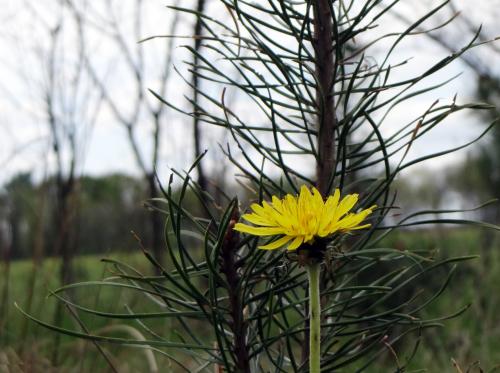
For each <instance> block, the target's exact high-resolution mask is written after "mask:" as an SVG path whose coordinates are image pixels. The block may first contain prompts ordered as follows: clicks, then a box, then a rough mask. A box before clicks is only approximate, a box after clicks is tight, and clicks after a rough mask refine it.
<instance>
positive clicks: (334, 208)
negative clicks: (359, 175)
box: [234, 185, 376, 250]
mask: <svg viewBox="0 0 500 373" xmlns="http://www.w3.org/2000/svg"><path fill="white" fill-rule="evenodd" d="M357 202H358V195H357V194H348V195H346V196H345V197H344V198H342V200H341V199H340V191H339V190H338V189H336V190H335V193H334V194H333V195H332V196H329V197H328V198H327V199H326V201H324V199H323V197H322V196H321V194H320V192H319V191H318V190H317V189H316V188H314V187H313V188H312V193H311V190H309V188H308V187H306V186H305V185H303V186H302V187H301V189H300V194H299V195H298V196H293V195H291V194H288V195H286V196H285V197H284V198H283V199H279V198H278V197H276V196H273V198H272V201H271V203H268V202H265V201H264V202H262V205H259V204H257V203H254V204H252V205H251V206H250V207H251V209H252V210H253V212H252V213H251V214H244V215H243V216H242V217H243V219H245V220H246V221H248V222H249V223H252V224H254V225H253V226H251V225H247V224H243V223H237V224H236V225H235V227H234V229H235V230H237V231H239V232H244V233H248V234H252V235H254V236H281V237H280V238H278V239H277V240H274V241H273V242H271V243H269V244H267V245H264V246H259V248H260V249H265V250H274V249H277V248H280V247H283V246H285V245H288V250H296V249H297V248H298V247H299V246H300V245H302V244H303V243H312V242H313V241H314V239H315V238H316V237H321V238H323V237H328V236H331V235H332V234H334V233H347V232H349V231H353V230H357V229H363V228H368V227H370V226H371V224H361V223H362V222H363V221H364V220H365V219H366V218H367V216H368V215H370V214H371V213H372V212H373V209H375V207H376V206H372V207H370V208H368V209H365V210H362V211H360V212H357V213H353V212H349V211H351V210H352V208H353V207H354V205H355V204H356V203H357Z"/></svg>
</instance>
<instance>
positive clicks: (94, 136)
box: [0, 0, 500, 183]
mask: <svg viewBox="0 0 500 373" xmlns="http://www.w3.org/2000/svg"><path fill="white" fill-rule="evenodd" d="M92 2H93V4H96V2H94V0H92ZM28 3H31V4H32V6H29V7H28V6H26V4H23V2H22V1H18V0H2V9H1V10H0V21H1V22H0V135H1V136H0V169H1V173H0V183H2V182H4V181H6V180H8V178H10V177H11V176H12V175H13V174H15V173H17V172H19V171H33V172H34V173H35V174H36V175H37V176H38V177H40V176H41V175H43V173H44V172H45V170H46V168H47V165H49V166H48V167H49V168H48V170H49V172H50V169H51V164H52V163H53V161H54V160H53V159H52V157H51V155H50V142H49V137H48V135H47V126H46V124H45V122H44V120H45V119H46V117H45V114H44V110H43V99H42V98H41V97H40V86H41V85H43V83H44V82H45V81H46V76H45V74H44V72H43V69H42V68H40V65H39V64H38V63H37V58H38V57H39V56H40V53H43V52H42V51H43V50H44V48H45V49H46V46H47V45H48V42H49V40H50V38H49V34H48V33H47V32H46V28H45V25H46V24H51V23H53V22H54V19H55V18H56V17H57V14H58V13H57V11H56V10H55V9H57V8H56V7H54V6H52V7H51V6H47V4H54V3H56V4H57V1H52V0H43V1H40V2H37V3H34V2H30V1H28V2H27V4H28ZM82 3H83V2H82ZM118 3H120V7H119V8H117V9H115V10H116V12H117V14H118V15H119V17H120V19H125V20H127V19H128V21H125V22H124V24H123V30H124V35H129V38H130V43H131V44H130V45H134V43H135V36H134V34H133V32H132V31H131V30H132V28H133V25H132V21H133V17H131V14H130V12H131V9H132V8H131V6H130V4H132V3H133V2H132V1H126V0H122V1H120V2H118ZM145 3H146V7H145V12H144V18H143V19H144V28H143V37H147V36H150V35H157V34H165V33H166V30H167V29H168V25H169V23H170V22H171V20H172V12H171V11H170V10H168V9H167V8H166V7H165V5H166V4H171V3H173V1H170V2H169V1H159V0H145ZM192 3H193V1H183V2H182V5H183V6H186V7H188V6H190V4H192ZM403 3H405V2H404V1H403ZM406 3H408V2H406ZM410 3H411V2H410ZM403 5H404V4H403ZM461 6H463V7H465V8H464V9H465V11H466V12H467V13H468V14H474V16H473V19H475V20H476V21H477V23H481V22H482V23H484V25H485V30H486V32H487V33H488V34H494V33H495V31H498V34H500V30H495V27H496V28H498V24H497V19H495V18H494V17H493V18H492V19H491V20H489V19H488V18H489V14H488V11H489V10H491V9H492V8H497V7H500V1H497V0H476V1H474V2H472V1H462V4H461ZM101 8H102V7H101ZM97 9H100V8H99V6H98V7H97ZM401 9H402V11H403V12H406V14H412V13H411V12H409V11H408V8H405V7H402V8H401ZM101 10H103V9H101ZM97 13H98V12H97ZM97 13H96V15H95V16H94V20H95V22H96V23H98V22H100V20H102V18H99V17H101V16H102V15H103V14H104V15H105V14H106V12H105V11H103V12H102V13H99V14H100V15H99V14H97ZM68 17H69V15H68ZM104 17H105V16H104ZM191 22H192V19H189V18H186V17H184V18H183V19H182V20H181V28H180V30H187V29H188V26H189V25H190V24H191ZM381 27H382V28H384V27H385V28H391V27H392V28H399V29H401V28H402V24H401V23H398V22H397V21H394V23H393V24H390V25H389V24H386V25H381ZM44 28H45V31H44ZM181 33H182V32H181ZM456 37H457V38H460V34H459V33H458V34H457V35H456ZM74 40H75V35H74V34H73V33H72V31H66V32H65V43H68V46H71V45H74ZM89 40H90V41H89V45H90V46H91V49H92V53H94V54H98V55H99V59H98V61H100V62H99V63H98V65H97V66H98V68H99V69H101V70H103V71H107V72H108V75H107V76H109V79H108V80H107V81H106V83H107V84H108V85H109V87H110V90H111V92H112V94H113V97H114V98H115V99H116V101H117V102H119V103H120V104H121V105H125V106H126V105H127V103H128V102H130V100H128V97H130V95H133V94H134V93H133V92H134V88H133V80H130V79H128V78H124V77H122V75H120V73H119V72H120V71H121V70H120V69H124V67H123V66H122V63H121V62H120V60H119V59H118V58H116V57H115V56H114V55H115V54H116V50H115V49H113V48H112V47H110V45H111V42H110V40H109V39H107V38H106V37H103V36H102V35H99V32H98V31H95V33H94V34H93V35H90V36H89ZM185 42H186V41H185V40H184V41H179V42H178V44H179V45H180V44H182V43H185ZM464 42H466V40H464ZM164 46H165V41H161V40H154V41H150V42H147V43H145V47H144V51H145V55H146V62H145V66H146V68H147V70H148V73H147V82H146V86H147V87H151V88H155V84H156V83H157V82H158V77H159V76H160V74H161V69H160V67H159V66H158V63H157V61H159V60H160V59H161V56H162V54H161V53H162V51H163V50H164V49H163V48H164ZM68 49H69V47H68ZM175 53H176V55H175V56H176V57H175V59H174V63H175V64H176V66H178V67H179V68H180V69H181V70H182V68H183V67H181V66H182V60H183V59H185V58H186V56H187V55H186V54H185V52H183V49H182V48H176V49H175ZM448 54H449V52H447V51H444V50H443V49H442V48H441V47H439V46H437V45H436V43H434V42H431V41H429V40H425V39H423V38H412V40H411V41H409V42H407V43H405V44H404V45H403V46H402V48H401V49H400V50H399V52H398V54H397V55H396V56H395V59H397V58H401V59H403V58H407V57H408V56H414V59H413V60H412V62H411V64H409V65H408V67H407V69H410V70H406V72H405V70H404V69H403V70H402V71H401V72H400V73H399V74H402V75H404V74H405V73H410V72H412V71H413V72H415V70H417V71H418V69H422V71H423V69H424V68H425V67H426V66H430V65H431V64H432V63H434V62H435V61H436V60H437V59H438V58H442V57H444V56H446V55H448ZM68 56H69V57H68V59H71V56H70V52H69V51H68ZM485 58H486V57H485ZM492 64H493V65H494V64H495V63H494V61H492ZM496 65H500V64H499V63H498V61H497V63H496ZM123 71H124V72H123V76H126V72H125V70H123ZM457 74H461V76H460V77H459V78H457V79H455V80H454V81H453V82H451V83H449V84H447V85H446V86H445V87H442V88H440V89H439V90H436V91H433V92H432V93H431V94H428V95H425V96H421V97H420V98H419V99H418V100H414V101H413V102H411V105H402V106H401V107H400V108H398V109H397V110H395V111H394V113H393V114H392V115H391V116H390V117H389V118H388V119H387V123H385V124H384V126H383V128H382V130H383V132H384V133H386V134H390V133H391V132H392V129H393V128H394V126H397V125H399V124H401V123H407V122H408V121H409V120H410V119H413V118H414V117H416V116H417V115H418V114H420V113H422V112H424V111H425V110H426V109H427V108H428V107H429V106H430V105H431V104H432V103H433V102H434V101H435V100H436V99H443V100H449V99H450V98H451V97H453V96H454V95H455V94H458V98H459V102H466V101H468V100H471V99H473V96H474V91H475V88H476V83H475V75H474V74H473V73H472V72H471V71H470V70H469V69H468V68H467V66H466V65H465V64H463V63H461V62H457V63H455V64H453V65H452V66H451V67H449V68H447V69H446V70H445V71H444V72H443V73H441V74H440V75H439V77H438V78H439V81H443V80H446V79H448V78H450V77H452V76H455V75H457ZM437 82H438V80H437V78H436V77H434V78H432V79H431V80H428V81H427V82H426V83H427V84H435V83H437ZM185 92H186V86H185V84H184V83H183V82H182V80H181V79H180V78H179V77H175V78H173V79H172V80H171V81H170V84H169V88H168V90H167V96H169V97H170V99H173V100H181V99H182V95H183V94H184V93H185ZM146 94H147V93H146ZM150 99H152V98H151V97H150ZM179 102H180V101H179ZM479 122H480V120H479V119H478V118H476V117H475V116H473V115H468V114H465V113H464V114H460V115H456V116H453V120H448V121H446V122H445V123H443V124H442V125H440V126H438V127H437V128H435V129H434V130H433V131H431V132H430V133H429V135H426V136H425V137H423V138H422V139H420V140H419V141H417V142H416V143H415V144H414V146H413V148H412V150H411V153H410V156H409V157H410V158H413V157H418V156H422V155H424V154H428V153H429V150H430V149H431V150H432V151H439V150H443V149H447V148H450V147H454V146H457V145H459V144H462V143H464V142H466V141H469V140H471V139H472V138H474V137H475V136H477V135H478V134H479V133H480V131H481V129H482V128H483V127H482V126H481V125H480V124H479ZM167 125H168V128H167V129H166V130H165V131H164V132H163V136H164V137H163V147H162V153H161V159H160V167H167V166H169V167H172V166H174V167H177V168H186V167H188V166H189V164H190V162H191V161H192V157H191V151H190V150H189V149H190V147H191V140H190V139H191V137H190V136H191V135H190V133H191V126H190V121H189V120H188V119H186V118H183V117H182V116H181V115H178V114H175V113H173V112H171V111H170V112H169V113H168V124H167ZM84 131H86V132H85V133H81V134H80V135H81V136H82V137H84V138H86V139H87V142H86V143H85V144H84V146H82V149H81V156H82V158H83V159H84V162H82V163H81V167H80V169H79V172H81V173H85V174H105V173H109V172H116V171H119V172H126V173H131V174H137V173H138V168H137V165H136V163H135V160H134V157H133V155H132V153H131V150H130V145H129V143H128V140H127V137H126V132H125V131H124V128H123V126H121V125H119V124H117V123H116V120H115V118H114V117H113V115H112V113H111V112H110V111H109V110H108V109H107V108H102V110H101V111H100V115H99V118H98V120H97V122H96V125H95V126H94V127H91V128H90V127H85V128H84ZM150 133H151V126H150V125H149V124H148V121H147V118H146V117H144V120H143V122H142V123H141V124H140V126H139V128H138V134H139V139H140V143H141V149H142V152H143V153H144V154H148V153H149V152H150V148H151V147H150ZM87 134H88V136H87ZM219 136H220V134H219V133H212V132H211V133H210V134H208V138H209V141H207V143H206V144H205V146H206V147H208V148H209V151H210V153H209V159H212V160H213V159H216V158H217V153H218V147H217V146H216V143H215V141H216V140H217V141H220V137H219ZM465 154H466V153H465V152H461V153H459V154H453V155H452V156H450V157H443V158H440V159H439V160H433V161H432V163H428V164H426V167H432V168H435V169H439V168H443V167H447V166H449V165H450V164H453V163H456V162H459V161H460V159H461V157H463V156H464V155H465ZM211 164H212V165H213V164H214V162H213V161H212V163H211Z"/></svg>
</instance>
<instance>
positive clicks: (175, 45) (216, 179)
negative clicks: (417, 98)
mask: <svg viewBox="0 0 500 373" xmlns="http://www.w3.org/2000/svg"><path fill="white" fill-rule="evenodd" d="M179 3H180V2H175V1H174V2H170V3H169V4H168V5H173V6H176V5H179ZM214 3H215V1H214V0H197V1H194V0H193V1H189V2H185V1H184V2H182V6H183V7H191V8H192V9H195V10H196V11H197V12H200V13H203V12H206V13H207V14H210V12H211V11H217V7H216V4H214ZM164 5H165V4H162V2H158V1H153V0H136V1H113V0H107V1H103V2H100V3H99V4H96V2H94V1H84V0H66V1H46V2H44V4H43V6H39V5H37V4H35V3H33V2H30V1H20V2H10V3H9V5H8V6H7V7H6V8H4V9H3V10H2V11H1V13H2V14H1V16H2V21H3V24H4V25H3V26H2V29H1V35H0V38H1V40H2V47H1V49H2V52H1V53H2V60H1V61H0V62H1V65H0V74H1V76H2V79H1V81H2V83H0V89H1V90H0V92H1V96H2V98H1V101H0V104H1V106H0V107H1V108H2V109H1V111H2V113H1V117H0V134H1V135H2V136H1V137H2V140H0V141H1V143H0V147H1V148H2V150H1V152H0V155H1V157H2V158H1V159H0V165H1V168H2V169H0V170H1V171H2V172H1V173H2V177H1V179H0V180H1V183H2V185H1V187H0V259H1V262H0V372H4V371H5V372H10V371H38V370H37V369H42V368H43V369H45V368H51V369H55V371H59V370H61V371H64V370H65V369H67V370H68V371H77V370H78V369H79V371H90V370H91V369H93V370H96V369H100V368H98V367H97V366H96V362H95V359H94V357H95V352H93V350H92V346H91V344H89V343H88V342H82V341H74V340H70V339H67V338H63V337H57V336H56V335H55V334H53V333H51V332H48V331H46V330H43V329H41V328H39V327H37V326H35V325H32V324H31V323H30V322H29V321H28V320H26V319H25V318H23V317H22V316H21V315H20V314H19V312H17V311H16V310H15V309H14V307H13V303H14V302H17V303H18V304H19V305H21V306H22V307H23V308H24V309H25V310H27V312H28V313H32V314H34V315H36V316H39V317H43V318H45V319H47V320H51V321H54V322H55V323H58V324H61V325H72V323H73V324H74V320H72V319H71V317H70V316H67V315H66V316H64V315H62V314H61V313H60V312H58V310H57V307H55V306H54V305H53V304H52V303H50V302H49V301H48V300H47V299H46V298H45V297H46V295H47V292H48V289H53V288H55V287H57V286H58V285H59V284H61V283H68V282H72V281H83V280H91V279H98V278H102V277H103V276H108V275H110V273H109V272H107V271H106V265H105V264H100V263H99V259H100V258H102V257H125V258H127V260H128V261H129V262H131V263H135V265H136V266H138V267H139V268H142V269H143V270H144V271H145V272H148V271H149V272H152V270H151V269H150V268H149V267H148V265H147V263H146V262H145V261H141V253H140V250H139V248H140V245H139V243H138V242H137V237H139V238H140V240H141V241H142V244H143V245H144V246H145V247H146V248H148V249H150V250H151V251H152V252H153V253H154V254H155V256H156V257H157V258H158V259H159V260H162V250H163V230H164V228H163V227H164V221H163V217H162V216H161V214H159V213H158V212H157V211H155V210H154V209H152V208H151V207H150V205H149V204H148V200H150V199H152V198H153V199H154V198H157V197H160V195H161V191H160V190H159V186H160V184H159V182H158V181H160V183H166V182H167V180H164V179H163V177H164V175H165V174H166V171H167V169H168V167H173V168H176V167H177V169H185V168H186V167H188V164H190V163H191V162H193V161H194V159H196V158H197V157H199V156H200V154H201V153H202V152H203V151H204V149H205V148H208V149H209V152H208V153H207V156H206V157H205V158H206V162H202V163H199V164H198V166H197V182H198V184H199V185H200V186H201V187H202V189H204V190H210V191H211V192H212V194H213V195H215V196H216V198H217V196H218V195H223V194H224V193H234V191H235V190H238V189H239V190H240V191H239V194H240V196H241V197H243V198H242V201H241V204H242V206H246V205H247V201H246V200H245V198H244V195H245V193H244V191H241V190H242V188H241V186H240V185H239V184H238V183H237V182H236V181H235V179H234V177H233V176H232V174H233V172H234V170H232V169H231V168H230V167H229V166H228V165H227V164H228V163H227V162H224V161H223V160H222V159H223V155H222V153H221V151H219V150H218V147H219V144H224V143H225V142H226V141H228V139H227V138H226V137H224V136H227V135H224V134H223V133H222V132H221V133H219V132H217V131H213V130H211V131H210V132H207V131H204V128H203V127H202V126H200V123H199V121H198V120H197V118H196V116H195V117H194V120H192V121H191V120H190V119H188V118H187V117H182V116H180V115H179V114H178V113H175V112H174V111H173V110H170V109H168V108H167V107H166V105H164V104H162V103H161V102H159V101H158V100H157V99H156V98H154V97H153V96H152V95H150V94H149V93H148V89H149V88H151V89H154V90H155V91H157V92H159V93H161V94H162V95H165V96H166V97H168V98H169V99H171V100H173V101H175V102H178V103H181V102H183V103H182V104H179V105H181V107H184V109H185V110H186V112H192V111H195V108H196V107H197V105H198V104H199V100H201V99H202V98H200V97H197V96H196V94H193V93H192V92H190V90H189V87H190V86H191V87H196V86H197V85H198V84H200V83H199V81H198V78H197V73H198V72H197V68H196V65H197V61H196V60H194V61H193V60H189V61H187V62H188V64H187V67H186V66H183V65H182V64H181V62H182V60H183V58H188V57H186V56H189V54H186V55H184V54H183V52H182V48H180V46H181V45H183V44H187V45H188V46H189V47H190V48H195V49H197V50H200V51H201V52H203V45H202V43H201V41H200V39H199V38H195V40H194V41H193V40H191V39H189V38H188V39H183V40H177V39H173V38H167V39H153V40H150V41H148V42H145V43H137V41H138V40H142V39H145V38H146V37H150V36H154V35H165V34H167V35H198V34H199V32H200V29H201V26H200V24H199V20H198V21H197V20H196V18H195V17H192V18H187V17H186V16H185V15H184V16H182V17H181V16H179V14H178V13H176V12H175V11H174V10H172V9H168V8H166V7H165V6H164ZM499 5H500V4H499V2H498V1H487V0H484V1H478V2H474V4H471V2H466V1H453V2H450V3H449V4H448V5H447V6H446V7H445V8H444V10H443V11H442V12H441V13H440V14H439V17H441V20H442V21H444V20H446V19H449V18H450V16H451V17H453V18H454V21H453V22H452V23H450V24H449V25H448V27H446V28H443V29H438V30H436V31H435V32H433V33H431V34H430V35H432V37H429V36H426V40H425V41H422V40H421V41H420V42H419V43H416V44H415V45H413V46H410V47H411V48H414V50H415V54H419V53H422V51H427V52H423V53H424V54H425V53H431V54H432V53H443V54H446V53H450V52H454V51H456V50H459V49H460V48H461V47H462V45H463V44H464V43H465V42H466V41H468V40H469V39H470V38H472V36H473V35H474V34H475V32H476V31H477V27H478V25H479V24H481V23H482V24H483V29H482V31H481V34H480V38H481V39H480V40H484V41H486V40H489V39H492V38H494V37H496V36H498V35H499V34H500V28H499V27H498V23H497V19H498V17H497V14H498V9H500V8H499ZM427 6H428V5H427V4H426V2H425V1H422V2H415V3H414V4H412V5H407V6H406V8H403V9H402V10H401V11H398V12H395V13H394V14H393V17H394V22H395V24H396V25H401V27H403V26H404V25H405V24H406V23H408V22H409V21H408V18H409V16H410V15H411V14H413V12H415V13H416V14H418V13H419V12H421V11H422V10H425V9H426V7H427ZM460 10H462V11H461V12H459V11H460ZM498 15H500V14H498ZM439 17H438V19H436V20H435V21H434V22H435V23H436V25H438V24H439V23H440V19H439ZM229 20H230V17H229V15H228V21H229ZM428 26H429V28H432V26H433V25H428ZM359 42H360V43H362V42H363V41H362V40H360V41H359ZM436 51H438V52H436ZM174 52H175V57H174ZM499 66H500V47H499V43H498V42H497V43H490V44H486V45H485V46H484V47H482V48H476V49H474V50H472V51H469V53H467V54H466V55H464V56H463V57H462V58H461V62H460V66H459V67H458V70H459V71H460V72H464V73H463V75H462V76H458V77H456V78H455V80H453V81H452V82H451V83H450V84H451V87H448V88H447V90H445V91H443V92H444V93H443V94H448V93H449V92H455V91H457V90H458V91H459V90H461V89H463V88H464V87H467V89H468V91H467V92H465V95H468V96H472V97H475V99H476V100H477V101H486V102H489V103H491V104H493V105H495V106H496V107H497V108H499V107H500V70H499V69H498V67H499ZM176 69H181V70H182V69H185V70H182V71H181V72H179V71H176ZM230 73H231V72H228V74H230ZM454 74H455V72H454V71H452V72H450V76H452V75H454ZM182 78H184V79H186V80H187V82H188V83H189V84H188V85H187V88H186V87H184V86H182V85H181V82H182ZM454 84H455V85H454ZM180 87H184V88H180ZM459 93H460V92H459ZM183 96H186V97H187V98H188V100H185V102H184V101H182V100H183ZM229 99H230V100H234V101H235V102H236V101H238V98H237V97H230V98H229ZM182 105H183V106H182ZM408 109H409V108H408ZM408 109H407V110H408ZM499 114H500V111H498V110H497V111H491V112H488V113H487V114H484V115H483V116H477V117H473V118H471V117H470V116H469V117H467V116H463V117H462V118H463V122H464V123H465V124H464V123H462V124H461V126H459V127H458V129H457V130H455V129H453V127H450V128H448V130H447V131H448V132H443V133H450V134H452V135H453V136H450V137H451V138H452V139H449V138H444V137H441V138H433V139H429V140H428V141H429V142H428V143H427V144H426V143H425V141H426V140H424V141H423V144H421V145H420V146H422V147H424V148H425V147H428V146H431V147H436V146H437V147H439V146H440V145H441V144H444V146H445V147H447V145H450V144H451V145H453V146H459V145H460V144H462V143H464V142H467V140H468V137H467V136H468V134H470V133H471V132H472V133H475V134H478V133H480V132H481V131H482V130H484V128H485V127H486V126H487V125H488V124H489V123H491V122H492V121H493V120H494V119H495V117H497V116H498V115H499ZM455 131H458V132H455ZM460 131H463V132H464V134H463V136H462V135H460ZM440 136H441V135H440ZM457 139H458V140H457ZM453 141H455V143H453ZM416 151H417V154H416V155H418V147H417V150H416ZM454 154H455V153H454ZM458 154H460V156H457V155H454V156H453V159H445V160H444V161H443V162H442V163H440V164H431V165H427V166H421V167H419V168H418V170H416V171H412V172H411V173H407V174H405V175H404V176H402V177H400V178H399V179H398V180H397V182H396V183H397V191H398V197H397V198H398V199H397V201H398V205H399V206H400V207H401V209H402V210H404V211H405V212H406V213H408V212H411V211H415V210H417V209H422V208H425V207H428V208H433V209H440V208H450V206H451V207H452V208H456V209H473V208H474V207H476V206H479V205H481V204H482V203H484V202H486V201H489V200H491V199H494V198H500V128H499V127H498V126H497V127H495V128H494V129H493V130H492V131H491V132H490V133H489V134H488V135H487V136H486V137H485V138H483V139H482V141H481V142H480V143H478V144H477V145H476V146H475V147H474V148H473V150H470V151H468V150H467V149H465V150H463V151H461V152H460V153H458ZM433 162H435V161H433ZM156 173H157V174H156ZM188 201H192V202H191V203H188V204H190V206H191V209H192V211H194V212H195V213H199V214H203V211H201V210H200V206H198V205H197V203H196V198H195V197H194V196H188ZM397 214H398V212H397V211H396V212H394V215H397ZM457 216H458V218H462V217H463V218H473V219H477V220H482V221H485V222H488V223H491V224H500V205H499V204H491V205H488V206H487V207H485V208H482V209H479V210H474V211H470V212H468V213H459V214H457ZM131 231H133V232H134V233H135V235H136V236H134V235H133V234H131ZM386 244H387V245H390V246H391V247H396V248H401V249H409V250H412V249H419V248H424V249H433V250H435V251H436V256H446V253H453V255H460V254H463V255H466V254H478V255H479V256H480V257H479V258H478V259H477V260H475V261H472V262H470V263H468V264H463V265H462V266H461V267H460V269H459V271H458V273H457V275H456V281H454V282H453V283H452V284H451V287H450V289H449V290H448V291H447V292H446V293H445V295H444V296H443V297H442V298H440V300H439V303H437V304H435V305H433V307H432V308H431V309H430V310H428V311H426V312H429V313H430V314H431V316H432V313H433V312H435V314H436V315H439V314H443V313H445V314H446V313H452V312H453V310H456V309H459V308H460V307H461V306H463V305H466V304H468V303H470V304H471V306H470V308H469V309H468V310H467V311H466V312H465V313H464V314H462V315H461V316H460V317H458V318H456V319H452V320H450V321H449V323H448V324H447V328H445V329H442V330H436V331H432V332H431V334H429V335H426V337H425V338H424V341H423V343H422V346H421V348H422V352H421V355H420V356H421V359H420V360H419V362H420V363H422V366H429V367H439V368H440V369H441V370H444V371H450V372H455V371H460V370H458V369H463V371H466V370H467V368H468V367H470V366H476V367H477V366H481V367H483V368H484V369H485V371H488V370H487V369H490V370H492V369H495V367H497V366H500V365H499V364H500V314H499V313H498V312H497V310H498V307H499V306H500V296H499V295H498V294H500V293H499V292H498V289H497V284H498V283H499V281H500V254H499V253H500V239H499V235H498V233H495V232H494V231H488V230H480V229H475V228H473V227H468V228H456V227H454V226H444V227H443V226H441V227H440V228H439V229H437V228H434V227H433V226H432V225H425V226H422V228H421V229H413V230H409V231H405V232H402V231H399V232H398V233H397V234H394V235H391V236H390V237H389V238H388V239H387V242H386ZM422 286H430V287H432V286H433V284H432V283H426V284H422ZM89 296H90V295H89ZM119 299H120V294H119V293H109V294H107V293H103V294H100V295H99V296H98V297H97V298H96V299H94V298H92V301H96V302H97V301H99V302H101V303H104V304H109V305H110V307H116V304H117V303H118V300H119ZM103 325H104V324H102V325H92V326H90V327H91V328H92V329H97V328H100V327H103ZM110 349H111V350H112V352H113V356H115V357H116V360H117V362H118V361H120V356H124V354H127V360H123V361H121V362H120V363H121V365H120V366H121V370H120V371H154V369H155V366H156V369H158V368H157V365H155V363H154V362H152V360H151V359H152V358H151V356H149V355H148V354H144V353H143V352H141V351H138V352H137V351H134V352H130V350H127V349H125V348H118V347H110ZM157 359H159V360H158V362H157V363H156V364H160V366H161V362H162V360H161V359H162V358H161V357H158V358H157ZM451 359H454V360H455V361H456V365H455V363H453V362H452V360H451ZM417 360H418V359H417ZM165 361H167V360H165ZM478 361H479V362H480V363H477V362H478ZM144 364H149V365H147V366H148V368H147V369H142V370H141V369H138V368H137V367H138V366H139V367H144V366H145V365H144ZM76 366H77V367H78V369H75V367H76ZM16 369H17V370H16ZM103 369H104V368H103ZM169 369H170V368H169ZM437 369H438V368H436V370H432V368H431V369H430V370H429V371H437ZM499 369H500V368H499ZM97 371H99V370H97ZM158 371H168V370H161V369H160V370H158ZM492 371H493V370H492Z"/></svg>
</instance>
